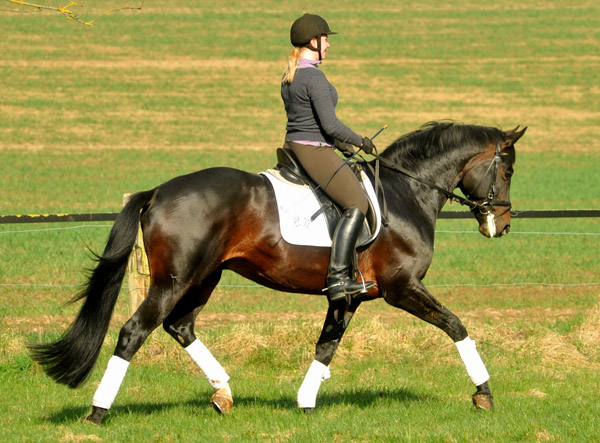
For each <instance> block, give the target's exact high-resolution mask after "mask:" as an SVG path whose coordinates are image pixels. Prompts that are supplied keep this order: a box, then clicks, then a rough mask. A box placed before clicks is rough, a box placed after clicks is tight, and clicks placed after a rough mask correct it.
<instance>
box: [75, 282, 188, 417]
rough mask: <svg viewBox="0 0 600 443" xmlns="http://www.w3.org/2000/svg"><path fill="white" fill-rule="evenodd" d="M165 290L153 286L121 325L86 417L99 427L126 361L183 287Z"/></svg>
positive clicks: (123, 375)
mask: <svg viewBox="0 0 600 443" xmlns="http://www.w3.org/2000/svg"><path fill="white" fill-rule="evenodd" d="M165 286H167V287H162V286H159V285H158V284H155V283H153V284H152V285H151V286H150V289H149V290H148V296H147V297H146V298H145V299H144V301H143V302H142V304H141V305H140V306H139V307H138V309H137V311H136V312H135V313H134V314H133V316H132V317H131V318H130V319H129V320H128V321H127V322H126V323H125V324H124V325H123V327H122V328H121V331H120V333H119V339H118V341H117V346H116V348H115V352H114V354H113V356H112V357H111V358H110V360H109V361H108V365H107V367H106V371H105V373H104V376H103V377H102V380H101V382H100V385H99V386H98V389H97V390H96V393H95V394H94V397H93V399H92V413H91V414H90V415H89V416H88V417H87V418H86V420H89V421H91V422H94V423H96V424H100V423H101V422H102V420H103V418H104V415H105V414H106V412H107V411H108V409H110V407H111V405H112V403H113V401H114V399H115V397H116V396H117V393H118V392H119V388H120V387H121V384H122V383H123V379H124V378H125V374H126V372H127V369H128V367H129V362H130V360H131V358H132V357H133V356H134V355H135V353H136V352H137V351H138V350H139V349H140V347H141V346H142V344H143V343H144V341H145V340H146V338H148V335H150V333H151V332H152V331H153V330H154V329H156V328H157V327H158V326H159V325H160V324H161V323H162V322H163V320H164V319H165V318H166V317H167V315H168V314H169V312H170V311H171V309H173V306H174V305H175V303H176V302H177V300H179V298H180V297H181V294H182V293H185V290H186V288H183V287H181V286H180V285H178V284H176V281H175V279H173V281H172V282H169V284H168V285H165Z"/></svg>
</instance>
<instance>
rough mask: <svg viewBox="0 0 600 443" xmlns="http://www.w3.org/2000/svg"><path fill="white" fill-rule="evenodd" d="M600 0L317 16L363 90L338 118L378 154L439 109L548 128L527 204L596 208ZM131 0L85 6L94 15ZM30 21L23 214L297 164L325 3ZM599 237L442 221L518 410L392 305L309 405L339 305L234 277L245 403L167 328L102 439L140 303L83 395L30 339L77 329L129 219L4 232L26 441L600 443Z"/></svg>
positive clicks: (449, 269)
mask: <svg viewBox="0 0 600 443" xmlns="http://www.w3.org/2000/svg"><path fill="white" fill-rule="evenodd" d="M596 3H597V2H592V1H588V0H586V1H583V2H577V4H574V3H572V2H567V1H565V0H552V1H549V2H539V1H533V0H532V1H526V2H523V1H516V0H514V1H513V0H509V1H506V2H503V3H501V4H499V3H498V2H491V1H483V2H481V1H477V2H475V1H467V2H451V3H446V4H440V2H434V1H431V0H425V1H419V2H416V1H415V2H412V1H409V2H402V3H399V2H397V1H395V0H383V1H379V2H376V3H373V2H371V3H366V2H364V0H352V1H345V2H329V3H327V4H322V5H318V8H317V9H316V10H315V11H314V12H316V13H319V14H322V15H324V16H325V17H326V18H327V19H328V21H329V23H330V25H331V26H332V28H333V29H334V30H337V31H338V32H340V34H339V35H336V36H332V38H331V43H332V47H331V49H330V51H329V52H328V59H327V60H326V62H325V64H324V65H323V68H322V69H323V70H324V71H325V72H326V73H327V75H328V77H329V78H330V80H331V81H332V82H333V83H334V84H335V86H336V87H337V89H338V92H339V95H340V103H339V105H338V108H337V110H338V116H339V117H340V118H341V119H342V120H343V121H344V122H346V123H347V124H348V125H349V126H351V127H352V128H354V129H356V130H357V131H358V132H360V133H362V134H366V135H369V134H372V133H375V132H376V130H377V129H378V128H380V127H381V126H382V125H383V124H387V125H388V126H389V129H388V130H386V131H384V132H383V133H382V134H381V135H380V136H379V137H378V139H377V145H378V147H379V148H382V147H385V146H386V145H388V144H389V143H391V142H392V141H393V140H395V139H396V138H397V137H399V136H400V135H401V134H403V133H405V132H407V131H410V130H413V129H415V128H417V127H419V126H420V125H422V124H424V123H425V122H427V121H430V120H435V119H454V120H458V121H464V122H466V123H477V124H482V125H489V126H496V125H497V126H501V127H503V128H504V129H509V128H513V127H515V126H516V125H521V126H528V127H529V129H528V131H527V134H526V135H525V136H524V137H523V139H521V140H520V141H519V142H518V144H517V164H516V166H515V176H514V178H513V185H512V189H511V200H512V201H513V205H514V209H516V210H526V209H597V208H599V207H600V194H599V193H598V188H599V185H600V178H599V175H598V173H597V171H598V169H599V168H600V133H599V132H598V128H599V127H600V114H599V113H598V109H600V90H599V89H598V86H597V77H598V72H599V70H600V60H599V59H598V56H597V47H598V41H599V34H598V29H600V14H599V12H600V11H599V10H598V9H599V8H598V5H597V4H596ZM52 4H56V5H59V4H60V6H64V4H63V3H62V2H54V1H53V2H52ZM119 6H123V4H121V3H120V2H119V1H117V0H109V1H108V2H102V5H99V4H98V5H97V6H96V5H94V4H92V5H86V9H84V10H80V11H79V12H80V14H81V15H82V17H83V18H84V19H91V18H94V17H95V16H97V15H98V14H100V13H102V12H104V11H105V10H106V9H111V8H115V7H119ZM3 8H4V9H10V8H14V9H17V6H16V5H14V6H13V5H12V4H9V3H8V2H5V4H4V5H3ZM21 9H22V10H23V11H24V12H23V13H9V12H6V11H1V12H0V29H2V31H3V38H2V41H1V42H0V53H1V54H2V57H1V60H0V91H2V92H1V94H2V100H1V103H0V134H1V137H0V169H1V171H2V173H1V174H0V213H1V214H27V213H32V214H40V213H63V212H104V211H108V212H113V211H117V210H119V208H120V207H121V199H122V195H123V194H124V193H126V192H132V191H138V190H142V189H149V188H152V187H154V186H156V185H158V184H160V183H162V182H164V181H166V180H168V179H170V178H172V177H174V176H176V175H181V174H186V173H189V172H192V171H196V170H199V169H203V168H208V167H212V166H230V167H234V168H240V169H244V170H247V171H252V172H258V171H261V170H264V169H267V168H269V167H271V166H273V165H274V163H275V155H274V148H275V147H277V146H279V145H280V144H281V141H282V139H283V134H284V128H285V116H284V111H283V105H282V103H281V99H280V96H279V78H280V76H281V73H282V71H283V69H284V66H285V62H286V57H287V53H288V51H289V49H290V48H289V42H288V32H289V26H290V24H291V22H292V21H293V20H294V19H295V18H296V17H297V16H299V15H300V14H301V13H303V12H305V9H306V4H304V3H302V4H300V3H297V4H296V3H293V4H289V2H279V1H274V0H262V1H260V2H259V1H253V0H251V1H243V2H242V1H239V0H233V1H230V2H212V3H210V4H209V3H208V2H191V1H183V2H176V3H173V2H167V1H165V0H156V1H153V2H150V3H148V2H146V4H145V5H144V8H143V10H142V11H138V12H134V11H130V12H119V13H116V14H113V15H109V16H106V17H102V18H101V19H99V20H98V21H97V22H96V24H95V25H94V27H92V28H87V27H83V26H81V25H79V24H77V23H74V22H72V21H67V20H65V19H64V18H63V17H61V16H60V15H59V14H56V13H51V12H34V11H33V10H31V8H29V9H28V8H26V7H21ZM25 11H26V12H27V13H25ZM449 209H453V210H457V209H458V206H456V205H454V206H450V207H449ZM98 225H101V226H98ZM597 225H598V223H597V220H596V219H554V220H548V219H519V218H513V220H512V230H511V234H509V235H508V236H506V237H503V238H502V239H497V240H492V241H491V240H488V239H485V238H483V237H482V236H480V235H479V234H477V233H476V229H477V227H476V223H475V221H474V220H440V221H439V222H438V225H437V231H438V232H437V235H436V252H435V255H434V261H433V264H432V266H431V268H430V270H429V272H428V275H427V277H426V279H425V282H426V284H427V286H428V287H429V288H430V290H431V291H432V292H433V293H434V294H435V295H436V297H437V298H438V299H439V300H440V301H441V302H442V303H443V304H444V305H446V306H447V307H448V308H449V309H451V310H452V311H454V312H456V313H457V314H458V315H459V317H460V318H461V319H462V320H463V322H464V323H465V325H466V327H467V328H468V329H469V331H470V334H471V335H472V336H473V337H474V338H475V339H476V340H477V343H478V349H479V350H480V352H481V354H482V357H483V359H484V361H485V362H486V364H487V366H488V369H489V371H490V373H491V375H492V380H491V382H490V383H491V386H492V390H493V392H494V395H495V401H496V405H497V409H496V411H494V412H493V413H489V414H488V413H483V414H482V413H477V412H476V411H474V410H473V408H472V406H471V403H470V394H471V393H472V392H473V387H472V385H471V383H470V381H469V380H468V377H467V376H466V374H465V373H464V369H463V367H462V364H461V362H460V361H459V358H458V356H457V354H456V351H455V349H454V346H453V345H452V344H451V343H450V341H449V339H448V338H447V337H445V336H444V335H443V333H441V332H440V331H439V330H436V329H435V328H433V327H431V326H429V325H427V324H425V323H424V322H422V321H420V320H417V319H416V318H413V317H411V316H409V315H408V314H406V313H404V312H400V311H398V310H395V309H393V308H392V307H390V306H388V305H387V304H385V302H383V301H382V300H376V301H373V302H370V303H366V304H364V305H363V306H361V308H360V310H359V311H358V313H357V315H356V318H355V319H354V320H353V323H352V324H351V326H350V328H349V330H348V332H347V334H346V336H345V337H344V340H343V342H342V344H341V345H340V349H339V351H338V353H337V355H336V358H335V359H334V361H333V363H332V375H333V378H332V380H329V381H327V382H325V383H324V384H323V386H322V389H321V392H320V395H319V398H318V409H317V411H316V413H315V414H313V415H310V416H307V415H304V414H301V413H300V412H299V411H298V410H297V408H296V405H295V397H296V392H297V389H298V387H299V386H300V383H301V382H302V378H303V376H304V374H305V371H306V369H307V368H308V366H309V364H310V361H311V360H312V358H313V352H314V343H315V341H316V340H317V337H318V335H319V332H320V328H321V324H322V321H323V317H324V313H325V309H326V301H325V300H324V299H323V298H322V297H314V296H305V295H291V294H281V293H276V292H273V291H270V290H267V289H265V288H261V287H256V286H255V285H253V284H249V282H247V281H245V280H244V279H242V278H241V277H238V276H236V275H234V274H232V273H225V274H224V276H223V279H222V281H221V286H220V287H219V288H218V289H217V291H216V292H215V294H214V295H213V297H212V298H211V301H210V303H209V304H208V305H207V307H206V308H205V310H204V311H203V312H202V314H201V315H200V316H199V322H198V327H197V329H198V334H199V336H200V338H201V339H202V340H203V341H204V342H205V343H206V344H207V345H208V346H209V347H210V348H211V350H212V351H213V353H214V354H215V355H216V356H217V358H218V359H219V360H220V361H221V362H222V363H223V364H224V366H225V367H226V368H227V370H228V372H229V373H230V374H231V375H232V388H233V391H234V397H235V406H234V409H233V412H232V414H231V415H230V416H229V417H220V416H218V415H216V414H215V413H214V411H213V410H212V409H211V408H210V406H209V405H208V401H207V399H208V396H209V395H210V388H209V387H208V385H207V383H206V382H205V381H204V379H203V377H202V376H201V375H200V374H199V372H198V369H197V368H196V367H195V366H194V365H193V363H192V362H191V361H189V359H188V358H187V356H186V355H185V353H184V352H183V351H182V350H181V349H180V348H179V347H178V346H177V345H176V343H175V342H174V341H173V340H171V339H170V338H169V337H167V336H166V334H165V333H164V332H162V331H156V333H154V334H153V335H152V336H151V337H150V339H149V340H148V342H147V343H146V344H145V345H144V346H143V347H142V350H141V351H140V352H139V353H138V355H136V357H135V358H134V360H133V363H132V366H131V370H130V371H129V373H128V375H127V378H126V380H125V383H124V385H123V388H122V390H121V392H120V394H119V396H118V397H117V400H116V402H115V404H114V406H113V408H112V409H111V411H110V412H109V414H108V416H107V418H106V421H105V424H104V425H103V426H101V427H95V426H90V425H89V424H81V423H79V419H80V418H81V417H83V416H85V415H86V414H87V413H88V412H89V404H90V400H91V397H92V395H93V392H94V390H95V388H96V386H97V384H98V383H99V380H100V378H101V376H102V372H103V368H104V367H105V365H106V362H107V361H108V358H109V357H110V354H111V352H112V350H113V349H114V345H115V343H116V339H117V334H118V331H119V328H120V327H121V325H122V324H123V322H124V321H125V320H126V319H127V317H128V315H129V314H128V304H127V296H126V289H125V288H124V289H123V292H122V294H121V297H120V298H119V301H118V304H117V306H116V309H115V317H114V319H113V322H112V323H111V327H110V329H109V334H108V336H107V338H106V343H105V345H104V347H103V349H102V354H101V357H100V360H99V363H98V366H97V368H96V370H95V371H94V372H93V374H92V376H91V379H90V381H89V383H88V384H86V385H85V386H84V387H83V388H82V389H80V390H69V389H67V388H65V387H63V386H58V385H56V384H55V383H53V382H52V381H51V380H50V379H49V378H47V377H46V376H45V375H43V374H42V372H41V369H40V368H39V367H38V366H37V365H35V364H33V363H32V362H31V360H30V359H29V357H28V356H27V353H26V350H25V344H26V343H27V342H29V341H34V342H39V341H47V340H50V339H52V338H56V337H58V336H59V335H60V333H61V332H62V331H64V329H65V328H66V327H67V325H68V324H69V323H70V321H71V320H72V318H73V316H74V315H75V314H76V312H77V309H78V305H77V304H75V305H65V304H64V303H65V302H66V301H67V300H69V299H70V298H71V297H72V296H73V295H74V294H75V293H76V292H77V290H78V287H79V286H80V285H81V284H82V283H83V282H84V281H85V268H88V267H90V266H91V265H93V262H92V261H91V254H90V252H89V251H88V249H87V248H88V247H89V248H91V249H92V250H93V251H96V252H100V251H101V250H102V248H103V247H104V243H105V241H106V238H107V235H108V231H109V227H110V223H81V224H73V223H65V224H33V225H0V318H2V323H1V324H0V397H1V398H2V401H1V402H0V427H1V429H2V430H3V431H4V432H3V437H4V438H5V439H6V440H8V441H143V440H146V441H236V442H237V441H273V442H275V441H276V442H282V441H325V440H334V441H423V440H424V441H515V440H523V441H544V440H558V441H586V442H587V441H594V440H598V439H599V438H600V434H599V433H598V431H597V425H596V421H597V417H598V415H600V411H599V410H598V409H599V408H598V406H597V400H596V397H597V395H596V393H597V392H598V388H599V386H598V385H599V382H600V378H599V377H598V365H599V364H600V353H599V352H598V344H597V331H598V328H599V327H600V326H599V324H598V300H599V298H598V297H599V292H598V282H599V280H598V269H599V265H600V257H599V255H598V252H597V251H598V248H599V246H600V245H599V243H598V242H599V237H598V233H599V232H598V227H597ZM565 233H575V234H565ZM582 234H592V235H582ZM586 283H590V285H584V284H586ZM499 284H500V285H499ZM247 285H250V287H247ZM594 334H596V335H594ZM594 337H596V338H594Z"/></svg>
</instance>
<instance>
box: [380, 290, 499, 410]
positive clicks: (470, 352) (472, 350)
mask: <svg viewBox="0 0 600 443" xmlns="http://www.w3.org/2000/svg"><path fill="white" fill-rule="evenodd" d="M408 287H409V288H410V289H406V290H404V292H403V294H402V295H401V296H398V297H395V296H390V295H386V296H385V297H384V298H385V300H386V301H387V302H388V303H389V304H391V305H392V306H395V307H397V308H401V309H404V310H405V311H407V312H409V313H411V314H413V315H415V316H416V317H418V318H420V319H421V320H424V321H426V322H428V323H431V324H432V325H435V326H437V327H438V328H440V329H441V330H442V331H444V332H445V333H446V334H448V336H450V338H451V339H452V340H453V341H454V344H455V345H456V348H457V350H458V353H459V355H460V357H461V359H462V361H463V363H464V364H465V367H466V369H467V374H468V375H469V377H470V378H471V381H472V382H473V384H474V385H475V386H476V388H477V391H476V392H475V394H473V404H474V405H475V407H476V408H478V409H486V410H490V409H493V407H494V401H493V397H492V393H491V391H490V387H489V385H488V380H489V378H490V376H489V374H488V371H487V369H486V367H485V365H484V363H483V361H482V360H481V356H480V355H479V353H478V352H477V349H476V347H475V342H474V341H473V340H471V338H470V337H469V334H468V333H467V329H466V328H465V327H464V325H463V324H462V322H461V321H460V319H459V318H458V317H457V316H456V315H454V314H453V313H452V312H450V311H449V310H448V309H447V308H445V307H444V306H443V305H442V304H441V303H440V302H438V301H437V300H436V299H435V297H434V296H433V295H431V294H430V293H429V291H428V290H427V289H426V288H425V287H424V286H423V285H422V283H421V282H420V281H418V282H417V283H415V284H413V285H409V286H408Z"/></svg>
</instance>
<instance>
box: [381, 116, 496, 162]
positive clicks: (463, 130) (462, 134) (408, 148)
mask: <svg viewBox="0 0 600 443" xmlns="http://www.w3.org/2000/svg"><path fill="white" fill-rule="evenodd" d="M500 140H502V131H501V130H500V129H497V128H492V127H487V126H477V125H466V124H463V123H456V122H452V121H444V122H429V123H426V124H424V125H423V126H422V127H421V128H419V129H417V130H416V131H413V132H410V133H408V134H405V135H403V136H402V137H400V138H399V139H398V140H396V141H395V142H394V143H392V144H391V145H390V146H389V147H388V148H387V149H386V150H385V151H383V153H382V155H383V156H384V157H387V158H389V159H390V160H393V159H395V161H396V162H399V163H401V164H403V165H405V166H407V167H409V166H411V165H416V164H417V163H421V162H422V161H423V160H425V159H429V158H433V157H437V156H439V155H448V154H449V153H450V152H452V151H453V150H455V149H458V148H460V147H464V146H466V145H477V146H480V145H482V144H485V143H488V142H494V143H496V142H498V141H500Z"/></svg>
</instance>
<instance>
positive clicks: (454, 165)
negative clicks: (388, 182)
mask: <svg viewBox="0 0 600 443" xmlns="http://www.w3.org/2000/svg"><path fill="white" fill-rule="evenodd" d="M482 150H483V149H479V148H477V147H475V146H469V147H464V148H458V149H452V150H449V151H448V152H445V153H444V152H442V153H439V154H437V155H435V156H433V157H430V158H423V159H421V160H419V159H412V160H411V161H410V163H409V164H406V162H403V159H402V153H401V152H397V153H394V155H392V156H391V157H389V158H388V159H389V160H391V161H393V162H394V163H395V164H397V165H400V166H402V167H404V168H405V169H407V170H409V171H410V172H412V173H413V174H414V175H415V176H416V177H418V178H419V179H421V180H422V181H423V182H426V183H433V184H435V185H436V186H439V187H440V188H443V189H445V190H447V191H449V192H453V191H454V189H455V188H456V187H457V186H458V183H459V182H460V179H461V173H462V171H463V169H464V167H465V165H466V164H467V163H468V161H469V160H470V159H471V158H473V157H474V156H476V155H477V154H479V153H480V152H481V151H482ZM404 181H405V182H406V183H407V184H408V185H409V187H410V189H411V190H412V192H413V193H414V194H415V197H416V198H417V200H418V201H420V202H423V203H422V204H421V206H422V209H423V210H424V211H425V212H427V213H429V214H430V215H431V217H437V214H438V213H439V211H440V210H441V209H442V207H443V206H444V204H445V203H446V201H447V197H446V196H445V195H444V194H442V193H441V192H439V191H435V190H434V189H433V188H432V187H430V186H427V185H425V184H423V183H418V182H417V181H416V180H414V179H413V178H410V177H407V176H404Z"/></svg>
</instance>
